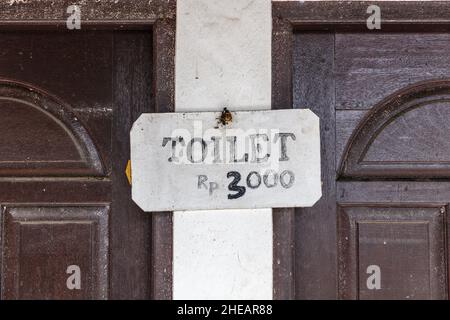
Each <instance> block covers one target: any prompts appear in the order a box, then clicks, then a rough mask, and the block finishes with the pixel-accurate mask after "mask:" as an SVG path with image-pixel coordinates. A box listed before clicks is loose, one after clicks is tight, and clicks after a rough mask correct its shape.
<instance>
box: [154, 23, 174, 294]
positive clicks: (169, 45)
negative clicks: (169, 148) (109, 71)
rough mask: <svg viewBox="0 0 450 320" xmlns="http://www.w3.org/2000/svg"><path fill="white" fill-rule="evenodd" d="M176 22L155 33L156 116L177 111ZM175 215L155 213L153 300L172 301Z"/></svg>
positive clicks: (160, 25)
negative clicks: (158, 113) (160, 113)
mask: <svg viewBox="0 0 450 320" xmlns="http://www.w3.org/2000/svg"><path fill="white" fill-rule="evenodd" d="M175 25H176V23H175V19H160V20H158V21H157V22H156V23H155V25H154V31H153V47H154V49H153V52H154V55H153V64H154V65H153V75H154V81H153V94H154V99H153V100H154V104H153V107H154V111H155V112H173V111H174V110H175ZM172 219H173V217H172V212H154V213H152V277H151V280H152V284H151V290H152V298H153V299H157V300H171V299H172V288H173V286H172V270H173V269H172V267H173V264H172V262H173V220H172Z"/></svg>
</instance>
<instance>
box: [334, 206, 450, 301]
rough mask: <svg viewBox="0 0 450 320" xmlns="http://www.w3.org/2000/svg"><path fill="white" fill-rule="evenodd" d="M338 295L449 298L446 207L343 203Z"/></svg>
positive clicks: (341, 209)
mask: <svg viewBox="0 0 450 320" xmlns="http://www.w3.org/2000/svg"><path fill="white" fill-rule="evenodd" d="M339 211H340V212H339V250H340V255H339V274H340V277H339V279H340V282H339V295H340V297H341V298H344V299H445V298H446V296H447V290H446V271H445V269H446V262H445V248H446V246H445V225H444V219H445V217H444V215H445V207H444V206H440V205H436V206H433V205H423V204H420V205H417V206H411V205H409V206H408V205H406V206H401V205H396V206H394V207H392V206H383V205H375V204H374V205H341V206H340V208H339Z"/></svg>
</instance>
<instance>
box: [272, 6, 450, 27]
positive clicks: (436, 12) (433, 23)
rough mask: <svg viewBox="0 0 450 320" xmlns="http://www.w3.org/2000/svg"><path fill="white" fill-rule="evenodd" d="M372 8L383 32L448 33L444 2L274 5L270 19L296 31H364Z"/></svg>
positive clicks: (449, 18)
mask: <svg viewBox="0 0 450 320" xmlns="http://www.w3.org/2000/svg"><path fill="white" fill-rule="evenodd" d="M372 4H374V5H377V6H379V7H380V8H381V12H382V17H383V18H382V19H383V22H382V23H383V30H403V31H407V30H416V31H417V30H422V31H426V30H436V29H439V30H448V23H449V22H450V16H449V15H448V10H449V6H450V3H448V2H447V1H426V2H424V1H371V2H370V3H368V2H367V1H274V2H273V16H274V17H277V18H279V17H282V18H284V19H286V20H288V21H289V22H290V23H291V24H292V26H293V27H295V29H297V30H358V31H367V27H366V19H367V17H368V16H369V14H367V13H366V10H367V7H368V6H369V5H372Z"/></svg>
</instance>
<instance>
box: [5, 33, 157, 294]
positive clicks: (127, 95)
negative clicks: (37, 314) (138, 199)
mask: <svg viewBox="0 0 450 320" xmlns="http://www.w3.org/2000/svg"><path fill="white" fill-rule="evenodd" d="M151 64H152V35H151V32H150V31H130V32H125V31H123V32H119V31H117V32H116V31H77V32H52V31H45V32H44V31H40V32H37V31H36V32H32V31H21V32H1V33H0V119H1V125H0V206H1V220H0V223H1V228H0V230H1V254H2V259H1V262H2V265H1V277H0V279H1V298H2V299H55V298H56V299H106V298H118V299H119V298H124V299H130V298H150V296H151V294H150V283H151V281H150V280H151V279H150V273H151V269H150V264H151V234H150V232H151V224H150V223H151V221H150V216H149V215H148V214H144V213H143V212H141V210H140V209H138V208H137V206H136V205H135V204H134V203H133V202H132V200H131V196H130V186H129V184H128V181H127V178H126V176H125V174H124V170H125V167H126V164H127V160H128V159H129V137H128V134H129V130H130V128H131V125H132V123H133V121H134V120H135V119H136V118H137V117H138V116H139V115H140V114H141V113H142V112H151V111H152V100H153V97H152V83H151V82H152V81H151V79H152V65H151Z"/></svg>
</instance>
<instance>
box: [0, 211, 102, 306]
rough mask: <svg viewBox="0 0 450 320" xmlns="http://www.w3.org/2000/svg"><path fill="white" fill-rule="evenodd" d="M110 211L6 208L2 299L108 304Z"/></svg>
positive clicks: (4, 212)
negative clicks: (92, 301) (78, 301)
mask: <svg viewBox="0 0 450 320" xmlns="http://www.w3.org/2000/svg"><path fill="white" fill-rule="evenodd" d="M108 211H109V207H108V206H78V205H77V206H42V205H39V206H31V205H30V206H28V205H11V206H9V205H6V206H3V207H2V212H3V225H4V226H3V230H4V231H3V235H2V239H3V241H2V243H3V245H2V247H3V266H2V281H1V283H2V292H1V294H2V299H106V298H107V287H108V280H107V279H108Z"/></svg>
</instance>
